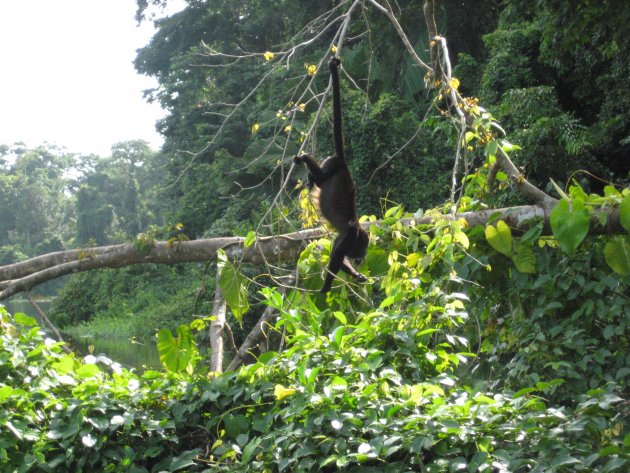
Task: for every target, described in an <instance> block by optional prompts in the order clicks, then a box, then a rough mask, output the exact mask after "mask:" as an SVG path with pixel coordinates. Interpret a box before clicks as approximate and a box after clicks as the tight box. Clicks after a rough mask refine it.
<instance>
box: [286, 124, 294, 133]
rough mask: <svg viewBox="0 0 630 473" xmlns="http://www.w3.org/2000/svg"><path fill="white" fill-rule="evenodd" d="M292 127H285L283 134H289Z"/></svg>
mask: <svg viewBox="0 0 630 473" xmlns="http://www.w3.org/2000/svg"><path fill="white" fill-rule="evenodd" d="M292 128H293V127H292V126H291V125H287V126H285V127H284V132H285V133H289V132H290V131H291V129H292Z"/></svg>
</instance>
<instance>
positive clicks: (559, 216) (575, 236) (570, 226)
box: [551, 199, 590, 256]
mask: <svg viewBox="0 0 630 473" xmlns="http://www.w3.org/2000/svg"><path fill="white" fill-rule="evenodd" d="M589 225H590V214H589V211H588V209H586V208H585V207H584V204H583V203H581V202H579V201H575V202H573V208H571V205H570V204H569V201H567V200H564V199H563V200H561V201H559V202H558V204H557V205H556V206H555V208H554V209H553V210H552V211H551V230H552V231H553V236H554V237H555V238H556V240H558V244H559V245H560V248H562V251H564V252H565V253H566V254H567V255H569V256H573V254H574V253H575V250H576V249H577V247H578V246H579V244H580V243H582V240H584V238H585V237H586V235H587V234H588V229H589Z"/></svg>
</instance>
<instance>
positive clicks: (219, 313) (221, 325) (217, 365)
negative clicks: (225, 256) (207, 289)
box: [209, 271, 227, 373]
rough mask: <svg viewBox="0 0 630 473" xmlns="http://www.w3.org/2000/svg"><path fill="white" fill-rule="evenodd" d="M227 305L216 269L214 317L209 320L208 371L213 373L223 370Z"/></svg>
mask: <svg viewBox="0 0 630 473" xmlns="http://www.w3.org/2000/svg"><path fill="white" fill-rule="evenodd" d="M226 311H227V306H226V303H225V298H224V297H223V292H222V291H221V287H220V285H219V273H218V271H217V285H216V288H215V291H214V308H213V309H212V315H213V316H214V319H213V320H212V322H210V334H209V336H210V350H211V351H212V354H211V358H210V371H212V372H214V373H221V372H223V332H224V331H225V324H226V322H225V314H226Z"/></svg>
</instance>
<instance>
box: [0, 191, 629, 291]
mask: <svg viewBox="0 0 630 473" xmlns="http://www.w3.org/2000/svg"><path fill="white" fill-rule="evenodd" d="M554 203H555V200H554V201H553V202H551V201H549V200H545V201H544V202H543V205H526V206H520V207H509V208H503V209H489V210H482V211H476V212H465V213H460V214H455V215H448V216H446V215H440V216H437V217H435V216H425V217H423V218H420V219H416V218H413V219H406V220H404V221H403V223H404V224H406V225H419V224H426V225H428V224H432V223H434V222H435V221H437V220H439V219H443V218H446V219H459V218H465V219H466V220H467V221H468V224H469V226H477V225H485V224H486V223H487V222H488V219H489V218H490V217H491V216H492V215H496V214H499V215H501V218H503V219H504V220H506V222H507V223H508V224H509V225H510V226H513V227H520V228H523V226H524V225H525V226H526V224H527V222H528V221H529V220H531V219H532V218H538V219H542V220H543V221H544V222H545V228H546V229H547V231H548V229H549V228H550V225H549V214H550V212H551V210H552V208H553V206H554ZM597 212H602V213H603V214H604V215H605V217H606V218H605V221H606V224H605V225H604V226H602V225H600V224H599V223H598V219H597V218H596V217H595V216H593V217H592V219H591V230H590V233H591V234H616V233H626V232H625V230H624V229H623V227H622V226H621V223H620V217H619V209H618V208H610V207H609V208H603V209H601V210H598V211H597ZM379 224H380V222H372V223H365V224H363V225H362V226H363V227H364V228H366V229H367V228H369V227H370V226H372V225H379ZM325 235H326V231H325V229H323V228H314V229H309V230H302V231H298V232H293V233H287V234H284V235H277V236H269V237H262V238H259V239H258V240H257V241H256V243H254V244H253V245H252V246H250V247H249V248H245V247H244V241H245V239H244V238H242V237H226V238H210V239H206V240H193V241H183V242H178V243H175V244H170V243H167V242H156V243H155V245H154V246H153V248H152V249H151V250H150V251H149V252H147V253H139V252H138V250H137V249H136V247H135V246H134V245H133V244H125V245H114V246H110V247H107V246H104V247H100V248H92V249H86V250H72V251H68V252H59V253H51V254H49V255H44V256H38V257H36V258H33V259H30V260H26V261H23V262H21V263H16V264H13V265H9V266H6V267H0V278H5V281H3V282H1V283H0V288H2V290H1V291H0V300H3V299H6V298H8V297H10V296H12V295H14V294H17V293H19V292H23V291H28V290H30V289H31V288H33V287H35V286H37V285H39V284H42V283H43V282H46V281H49V280H51V279H55V278H58V277H60V276H64V275H66V274H69V273H75V272H81V271H90V270H92V269H99V268H119V267H122V266H131V265H134V264H148V263H154V264H177V263H188V262H200V261H211V260H213V259H214V258H215V257H216V254H217V251H218V250H219V249H223V250H224V251H225V253H226V255H227V256H228V258H229V259H231V260H236V261H241V262H246V263H254V264H263V263H268V262H279V261H295V260H297V258H298V257H299V254H300V252H301V251H302V249H303V248H304V246H305V245H306V244H307V243H308V242H309V241H311V240H314V239H317V238H321V237H323V236H325ZM90 252H92V253H93V256H91V257H85V256H84V255H86V254H90ZM77 255H82V257H81V258H80V259H79V257H78V256H77ZM72 257H74V258H76V259H75V260H74V261H72V260H71V258H72ZM59 262H61V263H59ZM8 274H12V275H13V277H16V275H18V276H17V279H11V280H6V275H8Z"/></svg>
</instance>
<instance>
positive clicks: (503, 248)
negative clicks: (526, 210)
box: [486, 220, 512, 258]
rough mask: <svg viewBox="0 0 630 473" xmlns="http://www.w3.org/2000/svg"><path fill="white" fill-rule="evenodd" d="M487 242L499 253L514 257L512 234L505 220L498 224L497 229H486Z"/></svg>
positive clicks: (490, 227)
mask: <svg viewBox="0 0 630 473" xmlns="http://www.w3.org/2000/svg"><path fill="white" fill-rule="evenodd" d="M486 240H488V243H490V246H491V247H492V248H494V249H495V250H497V251H498V252H499V253H501V254H503V255H505V256H507V257H508V258H511V257H512V232H511V231H510V227H508V226H507V224H506V223H505V222H504V221H503V220H499V221H498V222H497V226H496V228H495V227H493V226H492V225H488V226H487V227H486Z"/></svg>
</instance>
